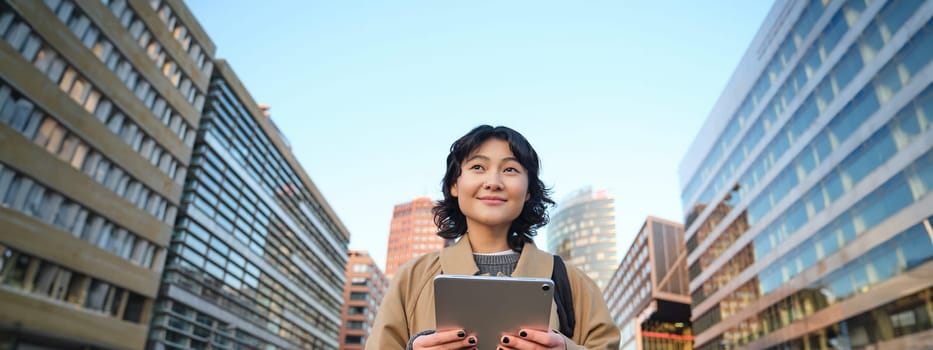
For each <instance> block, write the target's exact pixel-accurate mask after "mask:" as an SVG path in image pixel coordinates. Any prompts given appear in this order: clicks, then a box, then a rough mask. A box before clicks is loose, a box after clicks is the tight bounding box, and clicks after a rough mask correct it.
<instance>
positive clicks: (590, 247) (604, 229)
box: [547, 188, 618, 289]
mask: <svg viewBox="0 0 933 350" xmlns="http://www.w3.org/2000/svg"><path fill="white" fill-rule="evenodd" d="M556 209H557V210H556V211H555V212H554V214H553V215H552V216H551V223H550V224H548V225H547V248H548V250H549V251H550V252H553V253H554V254H557V255H560V257H561V258H562V259H564V261H565V262H567V263H568V264H571V265H574V266H576V267H577V268H579V269H580V270H583V272H585V273H586V274H587V275H588V276H590V278H592V279H593V281H594V282H596V285H597V286H599V288H600V289H603V288H605V287H606V285H607V284H608V283H609V279H611V278H612V274H613V273H614V272H615V270H616V264H617V263H618V260H617V254H616V249H617V248H616V212H615V198H613V197H612V195H611V194H610V193H609V191H607V190H593V189H592V188H583V189H581V190H578V191H576V192H574V193H572V194H570V195H569V196H568V197H567V198H566V199H564V200H563V201H561V202H560V203H559V204H558V205H557V207H556Z"/></svg>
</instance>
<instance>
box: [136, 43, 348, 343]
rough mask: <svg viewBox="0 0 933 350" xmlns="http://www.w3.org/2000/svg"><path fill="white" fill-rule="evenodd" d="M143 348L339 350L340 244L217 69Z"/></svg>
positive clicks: (292, 168) (288, 159)
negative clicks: (149, 329)
mask: <svg viewBox="0 0 933 350" xmlns="http://www.w3.org/2000/svg"><path fill="white" fill-rule="evenodd" d="M208 95H209V97H208V102H207V106H205V111H204V115H203V117H202V119H201V123H200V127H199V131H198V139H197V142H196V143H195V149H194V154H193V157H192V159H191V170H190V171H189V175H188V180H187V181H186V183H185V192H184V196H183V199H182V215H181V218H180V219H179V220H178V223H177V225H176V226H175V230H174V233H173V234H172V239H171V244H170V252H169V255H168V260H167V262H166V265H165V274H164V280H163V286H162V290H161V294H160V297H159V300H158V303H156V305H155V310H154V313H155V316H154V318H153V320H152V330H151V332H150V334H149V339H150V343H149V347H150V348H151V349H204V348H207V347H208V346H209V347H210V348H212V349H337V347H338V339H337V334H338V332H339V330H340V326H341V319H340V313H341V306H342V305H343V287H344V279H345V275H344V268H345V266H346V263H347V244H348V241H349V234H348V233H347V230H346V228H345V227H344V226H343V224H342V223H341V222H340V220H339V219H338V218H337V216H336V215H335V214H334V212H333V210H332V209H331V208H330V207H329V205H328V204H327V202H326V201H325V200H324V198H323V197H322V196H321V194H320V193H319V192H318V190H317V188H316V187H315V186H314V184H313V183H312V182H311V180H310V178H309V177H308V175H307V174H305V172H304V170H303V168H302V167H301V166H300V165H299V164H298V162H297V161H296V160H295V158H294V156H293V155H292V153H291V149H290V147H289V146H288V142H287V140H286V139H285V138H284V137H283V136H282V135H281V133H280V132H279V130H278V128H277V127H276V126H275V124H274V123H273V122H272V120H271V119H269V117H268V116H267V115H265V113H264V111H262V110H260V108H259V106H258V105H257V104H256V102H255V101H254V100H253V98H252V97H251V96H250V95H249V93H248V92H247V91H246V89H245V88H244V87H243V85H242V83H241V82H240V81H239V79H238V78H237V77H236V75H235V74H234V72H233V71H232V70H231V68H230V67H229V65H228V64H227V63H226V62H225V61H223V60H217V61H216V62H215V72H214V75H213V77H212V78H211V82H210V86H209V89H208Z"/></svg>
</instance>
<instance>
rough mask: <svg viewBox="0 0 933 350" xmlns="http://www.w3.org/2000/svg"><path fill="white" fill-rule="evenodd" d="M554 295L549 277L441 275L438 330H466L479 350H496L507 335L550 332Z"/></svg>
mask: <svg viewBox="0 0 933 350" xmlns="http://www.w3.org/2000/svg"><path fill="white" fill-rule="evenodd" d="M553 293H554V283H553V282H552V281H551V280H550V279H547V278H524V277H488V276H462V275H438V276H437V277H435V278H434V298H435V314H436V319H437V329H438V330H448V329H459V328H463V329H466V331H467V334H474V335H476V337H477V339H478V340H479V344H477V348H479V349H495V348H496V345H497V344H498V343H499V339H500V338H501V337H502V333H504V332H508V333H518V331H519V330H520V329H522V328H527V329H538V330H547V329H548V328H549V327H548V321H549V319H550V315H551V301H552V300H553V298H554V296H553Z"/></svg>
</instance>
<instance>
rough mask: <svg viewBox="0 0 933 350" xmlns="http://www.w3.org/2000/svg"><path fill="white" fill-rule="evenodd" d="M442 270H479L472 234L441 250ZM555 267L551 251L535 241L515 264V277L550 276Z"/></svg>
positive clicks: (462, 272)
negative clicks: (543, 249) (540, 247)
mask: <svg viewBox="0 0 933 350" xmlns="http://www.w3.org/2000/svg"><path fill="white" fill-rule="evenodd" d="M440 260H441V271H443V273H444V274H448V275H475V274H477V273H478V272H479V268H478V267H476V261H475V260H473V247H472V246H471V245H470V235H469V234H464V235H463V236H461V238H460V241H459V242H457V243H455V244H454V245H452V246H450V247H447V248H444V250H442V251H441V256H440ZM553 269H554V258H553V257H552V255H551V254H550V253H547V252H543V251H541V250H539V249H538V247H537V246H535V245H534V243H525V246H524V247H523V248H522V255H521V257H519V258H518V264H516V265H515V272H513V273H512V276H515V277H540V278H550V277H551V272H552V270H553Z"/></svg>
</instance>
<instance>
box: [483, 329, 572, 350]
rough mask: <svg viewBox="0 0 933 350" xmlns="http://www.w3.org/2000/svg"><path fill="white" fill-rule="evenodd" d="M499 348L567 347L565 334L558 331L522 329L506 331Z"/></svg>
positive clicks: (517, 349) (500, 340) (518, 349)
mask: <svg viewBox="0 0 933 350" xmlns="http://www.w3.org/2000/svg"><path fill="white" fill-rule="evenodd" d="M498 348H499V349H515V350H521V349H565V345H564V336H562V335H560V334H559V333H557V332H548V331H538V330H533V329H522V330H520V331H519V332H518V333H515V334H513V333H504V334H502V337H500V338H499V345H498Z"/></svg>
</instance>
